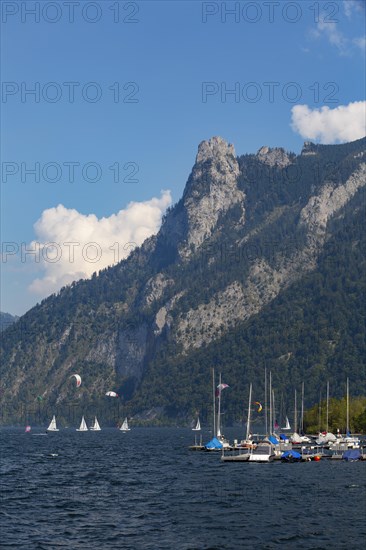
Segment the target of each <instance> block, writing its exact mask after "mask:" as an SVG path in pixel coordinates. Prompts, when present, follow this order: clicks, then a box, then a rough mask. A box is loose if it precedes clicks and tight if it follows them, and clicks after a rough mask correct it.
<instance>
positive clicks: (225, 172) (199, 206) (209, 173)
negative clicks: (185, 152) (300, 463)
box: [180, 137, 245, 259]
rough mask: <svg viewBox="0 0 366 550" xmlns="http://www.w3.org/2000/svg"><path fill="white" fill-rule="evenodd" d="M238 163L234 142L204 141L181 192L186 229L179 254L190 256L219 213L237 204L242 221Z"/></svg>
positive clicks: (218, 139)
mask: <svg viewBox="0 0 366 550" xmlns="http://www.w3.org/2000/svg"><path fill="white" fill-rule="evenodd" d="M238 177H239V166H238V162H237V159H236V156H235V150H234V147H233V145H230V144H228V143H226V142H225V141H224V140H223V139H222V138H220V137H214V138H212V139H210V140H208V141H203V142H202V143H201V144H200V145H199V147H198V153H197V157H196V163H195V165H194V167H193V170H192V173H191V176H190V178H189V180H188V183H187V186H186V190H185V192H184V195H183V203H184V209H185V212H186V215H187V222H188V231H187V236H186V241H185V243H184V244H183V245H182V246H181V248H180V254H181V256H182V257H184V258H186V259H187V258H189V256H190V255H191V253H192V252H195V251H197V249H198V248H199V247H200V245H201V244H202V243H203V242H204V240H206V239H207V238H208V237H210V236H211V234H212V232H213V230H214V229H215V227H216V225H217V222H218V219H219V217H220V215H222V214H224V213H226V212H227V211H228V210H230V208H232V207H233V206H234V205H236V204H239V205H240V208H241V211H242V215H241V219H240V221H241V223H242V224H244V222H245V196H244V193H243V192H242V191H240V190H239V189H238Z"/></svg>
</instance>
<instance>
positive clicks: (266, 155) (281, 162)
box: [256, 145, 293, 168]
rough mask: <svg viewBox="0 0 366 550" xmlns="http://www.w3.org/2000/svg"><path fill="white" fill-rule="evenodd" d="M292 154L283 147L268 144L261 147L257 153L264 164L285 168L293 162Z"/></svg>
mask: <svg viewBox="0 0 366 550" xmlns="http://www.w3.org/2000/svg"><path fill="white" fill-rule="evenodd" d="M291 156H293V155H290V154H289V153H288V152H287V151H285V150H284V149H283V148H282V147H275V148H273V149H272V148H271V147H267V146H266V145H265V146H263V147H261V148H260V149H259V151H258V152H257V155H256V157H257V158H258V160H260V161H261V162H263V163H264V164H268V166H278V167H279V168H285V167H286V166H288V165H289V164H291V162H292V158H291Z"/></svg>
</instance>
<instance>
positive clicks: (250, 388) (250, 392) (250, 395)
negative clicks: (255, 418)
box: [246, 384, 252, 441]
mask: <svg viewBox="0 0 366 550" xmlns="http://www.w3.org/2000/svg"><path fill="white" fill-rule="evenodd" d="M251 402H252V384H250V386H249V403H248V420H247V435H246V440H247V441H248V440H249V434H250V404H251Z"/></svg>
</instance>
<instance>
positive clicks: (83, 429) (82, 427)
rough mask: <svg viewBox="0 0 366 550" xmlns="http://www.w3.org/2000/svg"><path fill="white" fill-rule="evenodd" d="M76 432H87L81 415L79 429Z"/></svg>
mask: <svg viewBox="0 0 366 550" xmlns="http://www.w3.org/2000/svg"><path fill="white" fill-rule="evenodd" d="M76 431H77V432H87V431H88V426H87V425H86V422H85V418H84V415H83V418H82V419H81V423H80V428H77V429H76Z"/></svg>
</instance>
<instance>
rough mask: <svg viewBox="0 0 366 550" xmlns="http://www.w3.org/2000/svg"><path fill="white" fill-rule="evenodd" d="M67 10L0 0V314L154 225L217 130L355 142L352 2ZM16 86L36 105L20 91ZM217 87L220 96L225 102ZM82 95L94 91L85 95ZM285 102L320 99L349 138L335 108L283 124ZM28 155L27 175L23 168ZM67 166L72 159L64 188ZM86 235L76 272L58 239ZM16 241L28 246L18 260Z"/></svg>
mask: <svg viewBox="0 0 366 550" xmlns="http://www.w3.org/2000/svg"><path fill="white" fill-rule="evenodd" d="M24 5H26V8H24ZM46 5H48V7H47V9H46V10H45V8H44V7H45V6H46ZM117 5H118V6H119V14H117V12H116V9H117ZM73 7H74V21H73V22H71V21H70V19H71V17H70V12H69V7H68V6H67V5H65V2H63V1H60V2H51V3H50V2H48V3H47V2H30V1H28V2H26V3H24V2H5V1H4V2H2V29H1V30H2V38H1V41H2V43H1V45H2V48H1V50H2V58H1V62H2V86H3V87H2V103H1V110H2V122H1V137H2V140H1V157H2V181H1V215H2V216H1V240H2V243H3V249H2V252H3V255H2V290H1V310H2V311H8V312H10V313H13V314H22V313H24V312H25V311H26V310H27V309H29V308H30V307H32V306H33V305H34V304H35V303H36V302H37V301H39V300H40V299H42V298H43V297H45V296H46V295H48V294H50V293H51V292H53V291H57V290H58V289H59V288H60V287H61V286H62V285H63V284H65V283H68V282H71V280H73V279H77V278H79V277H83V276H89V275H90V274H91V269H92V270H93V271H95V270H98V269H100V268H102V267H104V266H105V262H106V261H107V259H108V262H107V263H111V257H112V256H113V261H115V260H116V259H119V258H120V257H123V255H124V254H125V252H124V250H123V249H128V247H129V246H130V245H128V243H136V244H140V241H141V240H143V238H145V237H146V236H147V235H148V234H151V233H153V232H155V231H157V229H158V227H159V223H160V218H161V214H162V212H163V211H164V209H165V208H166V206H167V205H168V204H169V202H170V201H172V202H173V203H174V202H176V201H177V200H178V199H179V198H180V196H181V195H182V192H183V189H184V185H185V182H186V180H187V178H188V175H189V172H190V169H191V167H192V165H193V162H194V159H195V155H196V151H197V146H198V144H199V142H200V141H202V140H204V139H208V138H210V137H211V136H213V135H220V136H222V137H224V138H225V139H227V140H228V141H230V142H232V143H234V145H235V148H236V152H237V154H243V153H246V152H256V151H257V150H258V149H259V148H260V147H261V146H262V145H269V146H283V147H285V148H286V149H289V150H292V151H295V152H296V153H298V152H300V150H301V147H302V143H303V141H304V139H307V138H309V136H310V138H311V135H313V136H315V137H314V139H313V141H322V142H337V141H348V140H350V139H356V138H357V137H361V136H359V132H360V128H359V126H360V125H361V126H362V125H364V122H363V121H362V120H361V119H362V117H360V115H359V113H360V111H359V110H357V109H358V107H357V109H356V110H354V109H353V110H352V112H351V110H348V107H347V106H348V105H349V104H350V103H355V102H361V101H363V100H364V97H365V73H364V63H365V56H364V36H365V10H364V4H363V2H360V1H358V0H349V1H346V2H343V1H340V2H337V1H333V2H321V1H319V2H314V1H311V2H308V1H306V0H302V1H298V2H285V1H281V2H262V1H258V2H245V1H244V2H199V1H194V2H191V1H187V0H185V1H182V2H180V1H174V2H168V1H165V2H160V1H139V2H116V1H114V2H112V1H109V0H105V1H99V2H80V5H79V6H78V5H77V3H75V4H74V6H73ZM82 7H83V8H84V12H82V9H81V8H82ZM22 8H23V12H22ZM31 8H34V9H35V10H36V11H37V9H39V15H38V14H37V17H39V20H38V21H35V15H32V14H30V13H28V14H27V13H26V12H25V11H24V9H28V10H30V9H31ZM225 9H226V10H232V9H237V10H239V11H236V14H231V15H230V14H229V13H225ZM113 10H114V11H113ZM272 10H273V11H272ZM317 10H318V11H317ZM114 17H115V18H117V19H118V21H117V22H114ZM94 18H95V19H98V20H96V21H95V22H94V23H92V22H91V20H93V19H94ZM51 20H55V21H54V22H51ZM131 20H136V22H131ZM65 82H66V83H67V82H69V83H70V82H73V83H74V84H72V85H71V84H68V85H67V84H64V83H65ZM116 83H118V84H116ZM204 83H209V84H204ZM269 83H275V84H272V85H270V84H269ZM124 86H125V89H124ZM271 86H272V92H273V97H272V98H271V97H270V87H271ZM117 87H119V95H118V97H117ZM32 88H34V89H36V90H37V93H38V90H39V97H37V102H36V101H35V96H34V95H31V94H26V90H29V89H32ZM72 88H73V89H74V101H73V102H72V101H71V95H70V93H71V92H70V90H71V89H72ZM233 89H235V90H236V92H237V95H236V96H235V94H227V95H226V96H225V90H226V91H229V90H233ZM205 92H211V93H205ZM221 93H222V94H223V96H221ZM57 94H58V97H57ZM95 94H101V97H100V99H99V100H96V101H93V99H94V98H95V97H96V96H95ZM238 94H239V95H238ZM255 94H258V95H257V97H258V100H257V101H254V97H255ZM286 94H287V95H286ZM296 96H298V97H297V98H296ZM131 100H134V101H133V102H131ZM332 100H333V101H332ZM129 101H130V102H129ZM296 105H307V106H308V112H312V111H314V110H319V109H324V107H328V108H329V109H331V110H332V112H331V116H333V114H332V113H333V110H334V109H337V108H339V107H340V106H345V108H346V110H345V111H343V116H345V117H347V121H350V123H349V124H348V126H349V132H348V133H346V134H344V133H342V132H341V129H340V126H342V127H343V126H344V123H343V122H340V120H341V119H339V117H338V114H337V116H334V117H333V118H334V120H333V119H332V121H331V122H330V123H328V121H329V119H327V120H326V121H325V124H326V125H327V128H328V129H329V128H330V130H329V132H328V133H326V134H325V133H324V131H322V130H319V128H317V127H314V124H315V122H314V119H312V118H311V117H310V118H309V117H305V115H304V109H303V110H301V109H300V110H298V111H297V125H296V128H295V130H294V129H293V128H292V127H291V120H292V116H293V113H292V109H293V108H294V106H296ZM337 113H338V111H337ZM305 114H306V113H305ZM323 115H324V116H326V114H325V113H323ZM328 115H329V113H328ZM328 115H327V116H328ZM352 117H354V122H353V118H352ZM360 121H361V122H360ZM315 126H316V124H315ZM357 126H358V127H357ZM311 132H313V134H311ZM361 133H362V129H361ZM300 134H301V135H300ZM347 137H348V139H347ZM36 163H38V165H37V166H38V167H39V182H36V181H35V178H34V175H32V174H29V173H26V171H25V170H26V169H27V168H31V167H35V166H36ZM50 163H51V164H50ZM70 163H78V164H75V165H74V181H73V182H72V181H70V180H71V177H70V173H71V172H70V170H71V168H70V166H71V165H70ZM88 163H92V164H90V165H88ZM117 165H118V166H119V176H118V178H117V174H116V167H117ZM22 166H23V167H22ZM110 166H114V168H113V169H110V168H109V167H110ZM13 172H15V173H13ZM129 174H130V177H127V176H128V175H129ZM94 176H95V178H96V179H97V177H98V178H99V179H98V181H94V182H93V181H91V180H93V179H94ZM114 178H117V179H118V180H119V181H114ZM22 179H23V181H22ZM53 179H54V180H55V181H52V180H53ZM123 179H124V180H125V181H123ZM56 180H57V181H56ZM131 180H132V181H131ZM133 180H136V181H133ZM162 190H170V195H169V194H168V193H165V194H163V195H161V192H162ZM131 201H133V202H134V203H136V204H135V205H134V206H133V207H131V206H130V207H129V206H128V205H129V203H131ZM59 205H62V206H61V207H59ZM57 207H59V208H57ZM101 220H102V221H101ZM37 222H38V223H37ZM35 224H37V225H36V226H35ZM90 240H91V241H92V242H93V243H95V242H96V243H97V244H98V247H97V248H95V249H93V247H91V248H90V249H88V252H87V254H89V256H88V259H89V260H90V261H89V262H87V263H88V265H87V266H86V268H85V269H84V267H85V266H84V267H83V264H82V260H83V258H82V257H80V258H79V259H77V260H74V261H71V255H70V245H69V248H68V249H67V251H68V256H66V254H65V248H64V243H65V242H79V243H80V246H79V245H77V246H76V245H74V246H75V247H76V248H75V251H77V252H78V251H80V250H81V248H82V247H83V246H85V243H87V242H89V241H90ZM99 241H100V246H99ZM50 242H55V243H59V246H60V248H59V249H57V247H56V248H55V249H54V255H52V254H53V251H52V249H51V247H49V248H48V252H49V255H48V256H47V255H46V258H48V259H50V260H51V261H45V256H44V255H43V250H44V247H45V246H46V247H47V246H48V244H47V243H50ZM115 242H119V243H120V245H121V250H119V249H118V250H119V252H118V255H117V256H116V253H115V249H113V245H114V243H115ZM22 243H23V244H22ZM30 243H33V244H32V245H31V244H30ZM35 243H39V245H37V244H35ZM126 245H127V246H126ZM24 246H28V247H31V246H33V248H34V250H36V255H33V256H32V255H24ZM37 246H39V247H40V248H38V249H37ZM22 247H23V258H22V257H21V254H20V251H21V250H22ZM109 247H112V250H110V251H109V253H106V250H107V249H109ZM79 249H80V250H79ZM83 250H84V249H83ZM98 250H99V252H98ZM37 251H38V252H37ZM94 253H95V254H94ZM37 254H38V256H37ZM93 254H94V256H95V258H94V256H93ZM108 254H109V256H108ZM101 255H103V258H101V257H100V256H101ZM59 256H60V257H59ZM83 256H85V254H83ZM36 259H39V260H40V261H39V262H37V261H35V260H36ZM84 260H85V258H84ZM94 260H95V261H94Z"/></svg>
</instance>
